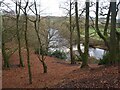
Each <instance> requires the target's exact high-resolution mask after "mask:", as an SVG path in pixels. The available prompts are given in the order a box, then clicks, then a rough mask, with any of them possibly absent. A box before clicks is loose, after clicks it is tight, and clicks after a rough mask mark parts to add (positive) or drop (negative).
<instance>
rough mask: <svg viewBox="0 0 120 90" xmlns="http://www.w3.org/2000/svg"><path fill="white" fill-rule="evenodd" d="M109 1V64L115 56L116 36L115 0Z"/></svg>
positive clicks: (113, 62)
mask: <svg viewBox="0 0 120 90" xmlns="http://www.w3.org/2000/svg"><path fill="white" fill-rule="evenodd" d="M110 3H111V31H110V58H109V60H110V64H115V61H116V58H117V37H116V0H115V1H114V2H112V1H111V2H110Z"/></svg>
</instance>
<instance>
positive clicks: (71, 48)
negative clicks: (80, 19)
mask: <svg viewBox="0 0 120 90" xmlns="http://www.w3.org/2000/svg"><path fill="white" fill-rule="evenodd" d="M71 10H72V3H71V0H70V11H69V16H70V18H69V22H70V58H71V64H75V61H74V59H73V47H72V46H73V45H72V41H73V39H72V38H73V37H72V33H73V31H72V15H71Z"/></svg>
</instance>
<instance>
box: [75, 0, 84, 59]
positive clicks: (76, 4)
mask: <svg viewBox="0 0 120 90" xmlns="http://www.w3.org/2000/svg"><path fill="white" fill-rule="evenodd" d="M75 18H76V28H77V48H78V52H79V54H80V56H81V57H82V51H81V49H80V28H79V18H78V2H77V0H76V1H75Z"/></svg>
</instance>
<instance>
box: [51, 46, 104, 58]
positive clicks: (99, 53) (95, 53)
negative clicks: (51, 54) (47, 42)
mask: <svg viewBox="0 0 120 90" xmlns="http://www.w3.org/2000/svg"><path fill="white" fill-rule="evenodd" d="M80 48H81V50H82V52H84V46H83V45H82V44H81V45H80ZM55 50H60V51H64V52H65V53H66V55H67V60H70V49H69V48H67V47H65V46H64V47H60V48H52V49H51V50H50V51H55ZM77 50H78V49H77V45H74V46H73V51H74V52H75V54H76V55H79V53H78V51H77ZM105 53H106V51H105V50H103V49H99V48H91V47H89V56H90V57H94V58H96V59H97V60H100V59H102V58H103V55H104V54H105Z"/></svg>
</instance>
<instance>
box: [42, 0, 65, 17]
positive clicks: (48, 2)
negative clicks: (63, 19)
mask: <svg viewBox="0 0 120 90" xmlns="http://www.w3.org/2000/svg"><path fill="white" fill-rule="evenodd" d="M64 1H65V0H41V8H42V9H44V10H43V12H44V13H43V14H45V13H46V14H49V15H52V16H56V15H57V16H62V15H63V14H64V13H63V11H62V10H61V8H59V7H60V3H63V2H64Z"/></svg>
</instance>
